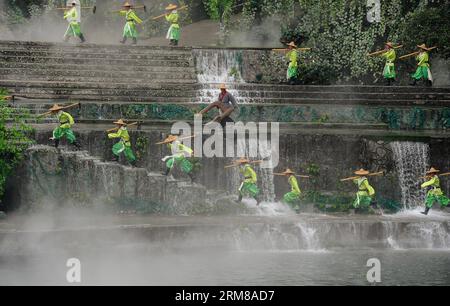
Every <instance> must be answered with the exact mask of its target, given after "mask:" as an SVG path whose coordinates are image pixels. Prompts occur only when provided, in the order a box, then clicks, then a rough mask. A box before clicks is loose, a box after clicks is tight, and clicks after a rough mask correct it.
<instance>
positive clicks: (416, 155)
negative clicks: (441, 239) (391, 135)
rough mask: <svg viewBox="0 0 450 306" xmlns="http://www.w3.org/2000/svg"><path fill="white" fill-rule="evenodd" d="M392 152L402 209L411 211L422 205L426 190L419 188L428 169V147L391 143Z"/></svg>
mask: <svg viewBox="0 0 450 306" xmlns="http://www.w3.org/2000/svg"><path fill="white" fill-rule="evenodd" d="M391 147H392V150H393V152H394V159H395V165H396V168H397V172H398V176H399V182H400V188H401V193H402V205H403V208H404V209H412V208H414V207H416V206H418V205H423V203H424V201H425V195H426V190H423V189H421V188H420V184H421V183H422V182H423V181H422V180H421V179H420V178H421V177H423V176H424V174H425V172H426V171H427V170H428V167H429V150H430V149H429V146H428V144H425V143H421V142H402V141H395V142H392V143H391Z"/></svg>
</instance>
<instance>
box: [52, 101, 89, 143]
mask: <svg viewBox="0 0 450 306" xmlns="http://www.w3.org/2000/svg"><path fill="white" fill-rule="evenodd" d="M63 109H64V107H62V106H59V105H58V104H55V105H53V106H52V108H50V109H49V112H50V113H51V114H52V115H54V116H56V118H57V119H58V122H59V126H58V127H57V128H55V129H54V130H53V135H52V137H51V138H50V140H53V141H54V143H55V148H58V146H59V142H60V140H61V138H63V137H66V138H67V140H68V141H69V143H70V144H72V145H74V146H75V147H77V148H81V145H80V144H79V143H78V142H77V140H76V137H75V134H74V132H73V131H72V126H73V125H74V124H75V120H73V117H72V116H71V115H70V114H69V113H67V112H64V111H63Z"/></svg>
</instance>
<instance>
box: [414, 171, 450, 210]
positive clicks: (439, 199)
mask: <svg viewBox="0 0 450 306" xmlns="http://www.w3.org/2000/svg"><path fill="white" fill-rule="evenodd" d="M439 172H440V170H437V169H435V168H431V169H430V170H429V171H427V176H426V177H425V178H426V179H427V180H428V181H426V182H425V183H423V184H422V186H421V187H422V188H429V190H428V193H427V198H426V201H425V211H424V212H422V214H424V215H428V212H429V211H430V209H431V208H432V207H433V205H434V203H438V204H440V205H441V208H444V207H447V205H448V203H449V202H450V199H449V198H447V197H446V196H445V195H444V193H443V192H442V189H441V185H440V181H439V176H438V173H439Z"/></svg>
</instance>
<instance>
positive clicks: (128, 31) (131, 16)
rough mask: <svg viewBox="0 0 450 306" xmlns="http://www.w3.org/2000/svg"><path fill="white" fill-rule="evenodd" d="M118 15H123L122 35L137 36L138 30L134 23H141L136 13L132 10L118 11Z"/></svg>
mask: <svg viewBox="0 0 450 306" xmlns="http://www.w3.org/2000/svg"><path fill="white" fill-rule="evenodd" d="M119 14H120V15H122V16H125V26H124V27H123V37H127V38H137V37H138V32H137V29H136V23H138V24H141V23H142V20H141V19H140V18H139V17H138V16H137V15H136V13H135V12H134V11H133V10H128V11H120V12H119Z"/></svg>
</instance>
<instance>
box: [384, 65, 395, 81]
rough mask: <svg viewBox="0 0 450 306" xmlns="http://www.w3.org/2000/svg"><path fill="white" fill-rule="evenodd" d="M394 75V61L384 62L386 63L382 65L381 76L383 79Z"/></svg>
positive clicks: (392, 77) (393, 77) (391, 77)
mask: <svg viewBox="0 0 450 306" xmlns="http://www.w3.org/2000/svg"><path fill="white" fill-rule="evenodd" d="M395 76H396V75H395V66H394V63H386V65H384V70H383V77H384V78H385V79H395Z"/></svg>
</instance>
